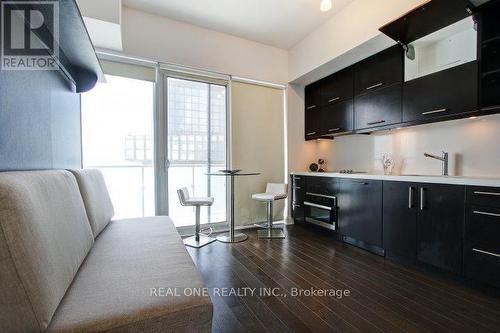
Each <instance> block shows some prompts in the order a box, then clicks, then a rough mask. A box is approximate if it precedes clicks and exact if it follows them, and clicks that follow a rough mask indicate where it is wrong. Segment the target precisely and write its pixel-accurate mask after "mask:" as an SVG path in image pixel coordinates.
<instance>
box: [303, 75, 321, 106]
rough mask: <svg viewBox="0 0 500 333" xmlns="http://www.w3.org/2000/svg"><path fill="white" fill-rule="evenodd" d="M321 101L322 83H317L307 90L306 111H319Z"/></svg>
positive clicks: (309, 86)
mask: <svg viewBox="0 0 500 333" xmlns="http://www.w3.org/2000/svg"><path fill="white" fill-rule="evenodd" d="M320 100H321V89H320V83H319V82H315V83H312V84H310V85H308V86H307V87H306V88H305V105H306V111H308V110H314V109H318V108H319V106H320Z"/></svg>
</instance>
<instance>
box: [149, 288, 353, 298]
mask: <svg viewBox="0 0 500 333" xmlns="http://www.w3.org/2000/svg"><path fill="white" fill-rule="evenodd" d="M350 295H351V291H350V290H349V289H334V288H332V289H316V288H309V289H302V288H290V289H287V290H284V289H282V288H251V287H241V288H225V287H212V288H177V287H157V288H150V289H149V296H151V297H179V296H217V297H254V296H257V297H267V296H274V297H335V298H337V299H342V298H344V297H349V296H350Z"/></svg>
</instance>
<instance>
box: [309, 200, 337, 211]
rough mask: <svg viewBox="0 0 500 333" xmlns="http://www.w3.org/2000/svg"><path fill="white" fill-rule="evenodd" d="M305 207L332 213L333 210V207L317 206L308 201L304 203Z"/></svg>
mask: <svg viewBox="0 0 500 333" xmlns="http://www.w3.org/2000/svg"><path fill="white" fill-rule="evenodd" d="M304 205H305V206H309V207H314V208H319V209H324V210H330V211H331V210H332V207H328V206H323V205H318V204H315V203H312V202H308V201H304Z"/></svg>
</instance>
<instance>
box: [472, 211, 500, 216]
mask: <svg viewBox="0 0 500 333" xmlns="http://www.w3.org/2000/svg"><path fill="white" fill-rule="evenodd" d="M472 213H474V214H477V215H487V216H495V217H500V214H495V213H488V212H482V211H480V210H475V211H473V212H472Z"/></svg>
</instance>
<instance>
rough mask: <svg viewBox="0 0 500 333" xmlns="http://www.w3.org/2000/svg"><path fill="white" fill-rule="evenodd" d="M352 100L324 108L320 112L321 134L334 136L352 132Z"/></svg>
mask: <svg viewBox="0 0 500 333" xmlns="http://www.w3.org/2000/svg"><path fill="white" fill-rule="evenodd" d="M353 111H354V107H353V103H352V99H348V100H345V101H341V102H338V103H333V104H331V105H327V106H324V107H323V108H322V109H321V110H320V114H321V115H320V124H321V129H320V131H321V134H323V135H328V136H335V135H339V134H345V133H346V132H347V133H349V132H351V131H352V130H353Z"/></svg>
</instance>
